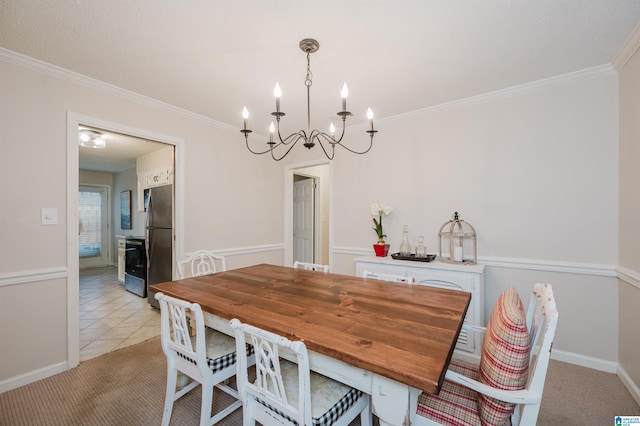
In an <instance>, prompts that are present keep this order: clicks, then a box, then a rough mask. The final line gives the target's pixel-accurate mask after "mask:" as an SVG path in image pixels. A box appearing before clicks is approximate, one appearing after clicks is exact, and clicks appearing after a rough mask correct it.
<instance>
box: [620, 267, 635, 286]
mask: <svg viewBox="0 0 640 426" xmlns="http://www.w3.org/2000/svg"><path fill="white" fill-rule="evenodd" d="M617 271H618V275H617V276H618V278H619V279H621V280H622V281H624V282H626V283H628V284H631V285H632V286H634V287H637V288H640V272H636V271H633V270H631V269H628V268H624V267H622V266H618V268H617Z"/></svg>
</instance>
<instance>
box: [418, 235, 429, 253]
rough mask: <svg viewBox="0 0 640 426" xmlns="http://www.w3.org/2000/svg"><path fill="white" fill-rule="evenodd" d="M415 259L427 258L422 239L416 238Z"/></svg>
mask: <svg viewBox="0 0 640 426" xmlns="http://www.w3.org/2000/svg"><path fill="white" fill-rule="evenodd" d="M416 257H427V248H426V247H425V245H424V237H423V236H422V235H420V236H419V237H418V245H417V246H416Z"/></svg>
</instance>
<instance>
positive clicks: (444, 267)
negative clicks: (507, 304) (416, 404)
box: [356, 256, 484, 356]
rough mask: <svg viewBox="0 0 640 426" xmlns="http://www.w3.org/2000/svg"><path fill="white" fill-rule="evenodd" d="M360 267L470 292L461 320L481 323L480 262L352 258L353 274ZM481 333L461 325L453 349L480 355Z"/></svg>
mask: <svg viewBox="0 0 640 426" xmlns="http://www.w3.org/2000/svg"><path fill="white" fill-rule="evenodd" d="M364 271H370V272H379V273H382V274H393V275H403V276H413V277H414V278H415V279H416V284H418V285H429V286H434V287H442V288H449V289H452V290H461V291H467V292H469V293H471V304H470V305H469V309H468V310H467V316H466V317H465V320H464V322H465V323H468V324H472V325H478V326H484V265H458V264H454V263H446V262H439V261H433V262H417V261H408V260H394V259H393V258H391V257H377V256H364V257H358V258H356V275H358V276H362V275H363V273H364ZM481 339H482V338H481V336H478V335H477V333H476V334H475V335H473V334H472V335H470V334H469V333H467V330H465V329H462V331H461V332H460V337H459V338H458V344H457V345H456V349H457V350H460V351H465V352H470V353H473V354H474V355H477V356H479V355H480V348H481V347H482V340H481Z"/></svg>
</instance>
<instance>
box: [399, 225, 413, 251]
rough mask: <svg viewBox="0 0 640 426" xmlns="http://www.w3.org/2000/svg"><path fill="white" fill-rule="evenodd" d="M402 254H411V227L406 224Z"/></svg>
mask: <svg viewBox="0 0 640 426" xmlns="http://www.w3.org/2000/svg"><path fill="white" fill-rule="evenodd" d="M399 251H400V256H410V255H411V244H409V227H408V226H407V225H404V226H403V227H402V243H400V250H399Z"/></svg>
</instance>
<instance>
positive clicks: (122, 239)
mask: <svg viewBox="0 0 640 426" xmlns="http://www.w3.org/2000/svg"><path fill="white" fill-rule="evenodd" d="M117 237H118V281H120V282H121V283H124V265H125V263H124V255H125V248H126V244H127V243H126V241H127V236H126V235H118V236H117Z"/></svg>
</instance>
